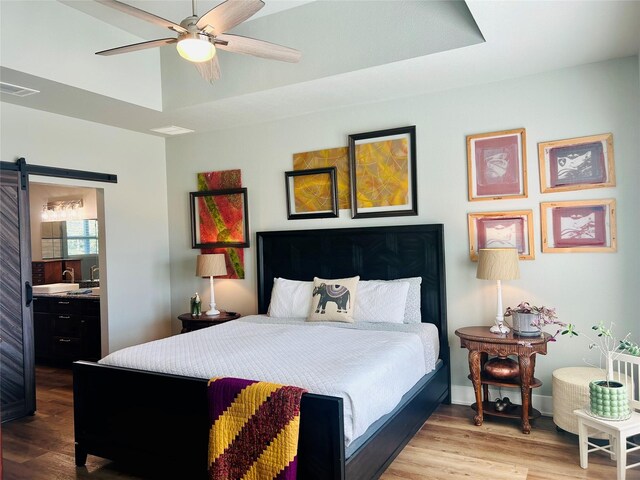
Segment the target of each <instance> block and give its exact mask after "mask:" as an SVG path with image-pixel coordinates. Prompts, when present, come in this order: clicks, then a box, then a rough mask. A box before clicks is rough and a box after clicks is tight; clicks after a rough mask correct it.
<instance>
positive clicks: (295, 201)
mask: <svg viewBox="0 0 640 480" xmlns="http://www.w3.org/2000/svg"><path fill="white" fill-rule="evenodd" d="M336 174H337V172H336V167H330V168H312V169H309V170H292V171H289V172H284V179H285V182H286V187H287V219H288V220H299V219H305V218H335V217H337V216H338V184H337V182H336Z"/></svg>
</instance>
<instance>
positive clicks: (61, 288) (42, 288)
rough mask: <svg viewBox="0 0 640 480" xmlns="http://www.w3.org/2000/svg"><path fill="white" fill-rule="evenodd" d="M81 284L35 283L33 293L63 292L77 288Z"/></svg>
mask: <svg viewBox="0 0 640 480" xmlns="http://www.w3.org/2000/svg"><path fill="white" fill-rule="evenodd" d="M79 286H80V285H79V284H78V283H49V284H48V285H34V286H33V293H34V294H38V293H61V292H70V291H71V290H77V289H78V287H79Z"/></svg>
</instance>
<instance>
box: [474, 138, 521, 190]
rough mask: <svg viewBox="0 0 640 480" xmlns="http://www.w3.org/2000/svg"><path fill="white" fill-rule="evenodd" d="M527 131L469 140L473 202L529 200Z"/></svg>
mask: <svg viewBox="0 0 640 480" xmlns="http://www.w3.org/2000/svg"><path fill="white" fill-rule="evenodd" d="M525 146H526V132H525V129H524V128H517V129H514V130H503V131H499V132H489V133H480V134H476V135H468V136H467V169H468V183H469V201H470V202H474V201H479V200H507V199H514V198H526V197H527V151H526V148H525Z"/></svg>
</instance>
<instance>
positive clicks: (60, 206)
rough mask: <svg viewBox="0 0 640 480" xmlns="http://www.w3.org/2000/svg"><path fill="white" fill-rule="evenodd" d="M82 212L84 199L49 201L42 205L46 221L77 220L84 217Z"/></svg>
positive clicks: (43, 218) (43, 217) (43, 216)
mask: <svg viewBox="0 0 640 480" xmlns="http://www.w3.org/2000/svg"><path fill="white" fill-rule="evenodd" d="M82 213H83V203H82V199H79V200H59V201H55V202H47V203H45V204H44V205H43V206H42V220H43V221H44V222H55V221H59V220H77V219H79V218H82Z"/></svg>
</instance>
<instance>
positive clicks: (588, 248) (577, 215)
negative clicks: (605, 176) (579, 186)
mask: <svg viewBox="0 0 640 480" xmlns="http://www.w3.org/2000/svg"><path fill="white" fill-rule="evenodd" d="M540 214H541V226H542V251H543V252H545V253H577V252H615V251H616V249H617V242H616V201H615V200H614V199H604V200H582V201H575V202H546V203H541V204H540Z"/></svg>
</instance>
